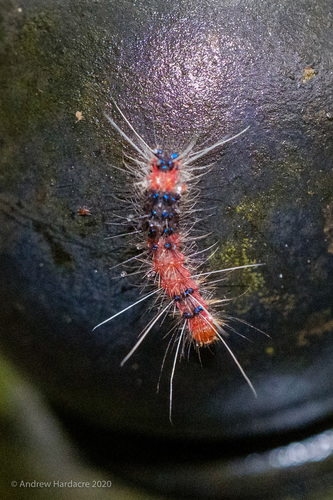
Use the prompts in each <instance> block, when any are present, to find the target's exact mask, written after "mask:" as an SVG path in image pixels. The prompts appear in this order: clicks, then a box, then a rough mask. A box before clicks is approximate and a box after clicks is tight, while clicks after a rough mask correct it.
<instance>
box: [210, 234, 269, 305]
mask: <svg viewBox="0 0 333 500" xmlns="http://www.w3.org/2000/svg"><path fill="white" fill-rule="evenodd" d="M210 262H211V268H212V270H216V269H233V268H237V267H239V266H249V265H254V264H257V260H256V258H255V257H254V248H253V245H252V243H251V241H250V240H249V239H248V238H244V239H243V240H242V242H241V243H240V244H237V245H236V244H234V243H232V242H226V243H225V244H224V245H222V247H221V251H220V252H217V253H216V254H215V255H214V256H213V258H212V259H211V261H210ZM222 276H223V277H225V275H223V273H222ZM227 277H228V281H227V286H228V287H230V288H232V290H237V294H236V296H237V295H239V297H238V300H237V303H236V308H237V311H238V313H245V312H247V311H248V310H249V309H250V308H251V302H252V300H251V297H253V296H257V295H258V292H261V293H264V291H265V280H264V277H263V275H262V273H261V272H260V267H259V266H258V267H245V268H243V269H235V270H234V271H232V275H231V274H230V273H228V274H227ZM244 292H245V293H244ZM232 293H233V294H234V292H232Z"/></svg>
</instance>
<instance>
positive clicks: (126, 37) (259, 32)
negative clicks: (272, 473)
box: [0, 0, 333, 495]
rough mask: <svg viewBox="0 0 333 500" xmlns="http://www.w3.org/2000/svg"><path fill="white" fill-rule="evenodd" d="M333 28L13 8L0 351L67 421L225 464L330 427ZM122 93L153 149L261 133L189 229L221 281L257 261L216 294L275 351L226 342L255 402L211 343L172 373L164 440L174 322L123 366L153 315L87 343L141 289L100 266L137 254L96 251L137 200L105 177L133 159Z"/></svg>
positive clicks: (121, 180) (135, 6)
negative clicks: (206, 452)
mask: <svg viewBox="0 0 333 500" xmlns="http://www.w3.org/2000/svg"><path fill="white" fill-rule="evenodd" d="M332 23H333V18H332V8H331V3H330V2H328V1H320V2H316V4H314V3H313V2H310V1H305V2H301V1H296V2H293V3H292V4H289V2H287V1H285V2H284V1H282V2H266V3H265V4H262V3H259V2H233V1H226V2H213V1H212V2H208V1H204V2H194V3H193V2H192V1H191V2H190V1H185V2H181V3H180V4H179V5H178V3H173V2H157V1H156V2H154V1H145V2H127V1H126V2H112V1H111V2H106V1H105V2H104V1H95V2H92V1H89V2H88V1H87V2H86V1H82V0H80V1H77V2H70V3H68V2H65V1H61V0H56V1H54V2H45V1H41V0H40V1H37V0H26V1H25V2H24V6H22V8H17V6H16V4H12V3H11V2H8V1H7V0H4V1H3V2H2V6H1V31H0V36H1V39H0V40H1V45H0V91H1V95H0V144H1V157H0V217H1V219H0V273H1V283H2V285H1V290H0V311H1V312H0V318H1V319H0V322H1V323H0V324H1V346H2V349H3V351H4V352H5V353H6V355H7V356H9V358H10V359H11V360H13V361H14V362H15V363H16V364H17V365H18V366H19V367H20V368H21V369H22V370H23V371H24V372H25V373H26V374H28V376H29V378H30V379H31V380H33V382H34V383H35V384H36V385H37V386H38V387H39V388H40V389H41V390H42V391H43V393H44V394H46V395H47V397H48V398H49V399H50V401H51V402H52V403H53V404H54V405H55V407H57V408H58V410H59V409H61V411H63V412H64V414H66V415H70V419H71V421H73V420H76V419H77V421H78V422H82V423H83V422H84V425H88V426H92V427H96V428H100V429H104V430H105V431H104V432H105V433H108V432H110V433H113V432H116V431H117V432H118V431H121V432H122V433H123V434H122V435H124V434H126V433H130V434H131V435H132V436H135V435H136V433H138V434H139V435H140V436H141V438H142V436H145V437H144V438H142V439H143V442H144V443H147V442H149V439H150V438H154V440H155V441H154V443H155V444H154V446H156V447H157V448H158V447H159V446H162V445H160V444H158V443H159V440H160V439H161V440H163V447H166V448H167V447H168V441H167V438H172V439H173V440H175V439H180V438H181V439H182V440H189V441H191V442H192V443H193V442H194V443H195V442H197V441H198V442H199V441H200V443H201V444H202V443H205V440H209V442H213V441H214V442H215V443H216V442H217V443H221V444H219V446H220V447H221V456H226V457H228V456H229V455H230V454H232V453H230V449H237V450H238V451H237V453H240V454H242V450H241V446H240V444H239V443H240V442H242V441H240V440H246V443H250V444H249V445H248V448H247V450H251V451H258V450H257V449H256V442H257V441H256V440H261V441H260V443H261V444H260V447H261V448H262V446H263V444H262V443H263V441H262V439H263V437H264V436H265V439H266V442H265V445H264V446H265V447H266V448H269V447H270V446H275V445H276V444H279V443H280V442H281V443H283V442H285V441H286V439H287V438H286V437H282V436H283V435H285V436H287V434H284V433H289V434H288V436H290V435H292V434H291V433H292V432H293V431H297V430H299V429H302V428H305V427H306V426H313V425H315V424H317V423H319V422H325V420H326V419H328V418H329V417H330V416H331V415H332V411H333V393H332V376H333V365H332V362H331V359H332V354H333V342H332V329H333V320H332V313H331V306H332V297H333V286H332V278H333V256H332V253H333V178H332V157H333V141H332V135H333V99H332V97H333V85H332V83H333V82H332V62H333V61H332V47H333V43H332V42H333V35H332ZM111 96H112V97H113V98H114V99H115V100H116V101H117V102H118V104H119V105H120V107H121V109H122V110H123V111H124V112H125V114H126V116H127V117H128V118H129V120H130V122H131V123H132V124H133V125H135V127H136V129H137V130H138V131H139V133H140V134H142V135H143V136H144V137H145V140H146V141H147V142H148V143H149V144H150V145H152V146H155V144H156V140H157V141H158V143H160V144H161V143H162V145H163V146H166V147H167V148H170V149H173V150H177V151H181V150H182V149H184V148H185V147H186V146H187V145H188V143H189V142H190V141H191V140H192V139H193V138H194V137H197V138H198V142H199V143H201V142H204V141H209V143H213V141H215V140H217V139H219V138H220V137H223V136H224V135H225V134H226V133H231V134H235V133H237V132H239V131H240V130H242V128H244V127H245V126H247V125H250V127H251V128H250V130H249V131H248V132H247V133H246V134H244V136H242V137H241V138H239V139H238V140H236V141H235V142H231V143H230V144H228V146H226V147H225V148H224V149H223V152H222V153H221V152H217V153H214V154H213V155H211V156H210V157H209V160H210V161H213V160H215V161H216V163H215V165H214V168H213V170H212V171H211V172H210V173H209V174H208V175H207V176H206V177H205V178H203V180H202V182H201V184H200V190H201V195H200V198H199V207H200V208H209V210H210V211H208V212H207V213H211V216H210V217H208V218H207V219H204V220H203V221H201V222H199V223H198V228H199V226H200V229H202V232H203V233H210V235H209V237H208V238H207V240H206V241H202V242H199V247H200V249H203V248H205V246H209V245H211V244H213V243H214V242H216V241H218V242H219V250H218V251H217V253H216V254H215V256H214V259H213V260H212V264H211V265H212V266H214V267H216V269H218V268H220V267H232V266H234V265H243V264H246V263H248V262H264V263H265V264H266V265H265V267H261V268H258V270H256V271H251V272H241V273H239V274H237V275H236V273H233V274H232V276H230V279H229V289H226V288H222V287H221V288H218V290H217V296H218V297H219V298H224V297H225V295H226V294H227V296H228V297H236V299H235V300H232V301H230V302H229V303H228V304H227V305H226V311H227V313H228V314H230V315H231V316H235V317H238V318H241V319H243V320H244V321H247V322H249V323H250V324H253V325H254V326H256V327H258V328H260V329H261V330H264V331H265V332H268V333H269V334H270V336H271V339H269V340H267V339H266V338H265V337H264V336H262V335H261V334H260V333H258V332H256V331H255V330H252V329H248V328H246V327H245V325H242V324H237V323H233V326H234V328H236V329H237V331H239V332H240V333H242V334H244V335H246V336H248V337H250V338H251V340H253V343H250V342H247V341H246V340H244V339H242V338H239V337H238V336H236V335H232V336H230V339H229V345H230V346H231V347H232V349H233V350H234V352H235V354H236V355H237V357H238V359H239V360H240V362H241V363H242V365H243V367H244V369H245V370H246V372H247V374H248V375H249V377H250V378H251V380H252V382H253V384H254V386H255V387H256V390H257V392H258V398H257V399H254V398H253V397H252V394H251V393H250V391H249V389H248V387H247V386H246V384H245V382H244V380H243V379H242V377H241V375H240V373H239V371H238V370H237V368H236V366H235V365H234V363H233V361H232V359H230V357H229V355H228V353H227V352H226V351H225V349H224V348H223V346H222V345H216V346H214V347H213V348H212V349H211V351H213V352H210V351H209V350H205V351H203V352H202V367H201V365H200V362H199V360H198V359H197V356H196V355H195V353H192V354H191V355H190V360H189V362H187V360H186V359H185V360H183V361H182V363H181V364H179V365H178V366H177V369H176V375H175V380H174V399H173V422H174V425H173V426H171V425H170V423H169V421H168V399H169V384H168V382H169V375H170V371H171V367H172V361H173V359H172V355H171V356H169V357H168V358H167V361H166V364H165V367H164V372H163V375H162V379H161V387H160V392H159V394H158V395H156V384H157V381H158V378H159V373H160V367H161V363H162V360H163V356H164V352H165V350H166V347H167V345H168V339H167V338H163V337H164V335H165V333H166V332H167V331H168V328H167V325H163V328H161V329H160V330H159V329H156V330H155V331H153V332H152V333H151V334H150V335H149V337H148V338H147V339H146V340H145V342H144V343H143V344H142V345H141V347H140V348H139V349H138V351H137V352H136V353H135V355H134V356H133V357H132V358H131V360H130V361H129V362H128V363H127V365H125V366H124V367H123V368H120V366H119V364H120V361H121V360H122V359H123V357H124V356H125V355H126V354H127V353H128V351H129V350H130V349H131V347H132V346H133V345H134V343H135V340H136V338H137V335H138V334H139V333H140V331H141V329H142V327H143V326H144V325H145V323H146V322H147V318H148V320H149V319H150V317H151V316H150V315H149V313H147V312H146V308H147V306H143V307H140V306H139V307H138V308H133V309H131V310H130V311H129V312H128V314H124V315H122V316H120V317H119V318H117V320H116V321H114V322H112V323H109V324H108V325H105V326H104V327H101V328H100V329H98V330H96V331H94V332H92V328H93V326H95V325H96V324H97V323H99V322H100V321H102V320H103V319H105V318H107V317H109V316H110V315H111V314H114V313H115V312H117V311H118V310H120V309H121V308H123V307H127V306H128V305H129V304H131V303H132V302H134V301H135V300H137V299H138V293H139V290H138V288H137V286H136V285H138V283H139V282H140V280H138V279H137V277H136V276H133V277H131V278H130V277H125V278H121V277H120V273H121V270H122V269H121V268H115V269H114V270H112V271H110V270H109V268H110V267H112V266H114V265H116V264H118V263H120V262H122V261H124V260H126V259H128V258H130V257H131V256H132V255H133V253H131V252H132V250H131V248H130V244H129V241H128V239H126V240H122V239H120V240H118V239H113V240H106V239H105V238H106V237H107V236H108V235H114V234H117V232H118V229H119V228H118V227H117V226H108V225H107V223H108V222H116V221H117V218H116V217H115V215H114V214H115V213H116V214H119V215H126V216H127V215H128V212H129V210H128V208H127V207H126V206H123V205H122V204H121V203H119V202H118V201H117V196H120V194H121V193H122V192H123V190H124V188H126V187H127V188H130V189H132V186H131V185H130V184H129V182H130V180H129V179H128V178H127V177H126V176H124V175H123V173H122V172H119V171H118V170H115V169H113V168H112V165H115V166H119V167H121V164H122V161H123V153H122V151H123V147H125V152H127V153H130V154H132V151H131V150H130V149H129V148H128V147H127V146H126V145H124V144H123V143H122V140H121V138H120V137H119V136H118V135H117V134H116V133H115V132H114V131H113V130H110V126H109V124H108V123H107V121H106V119H105V117H104V112H105V111H107V112H108V113H110V114H112V113H113V105H112V100H111ZM78 112H79V113H78ZM80 113H82V115H81V114H80ZM113 116H115V117H116V116H117V123H119V124H120V125H121V126H123V125H124V124H123V122H121V119H120V118H119V115H113ZM81 118H82V119H81ZM119 193H120V194H119ZM84 206H86V207H89V208H90V212H91V215H90V216H86V217H82V216H80V215H79V214H78V213H77V211H78V210H79V209H80V208H82V207H84ZM199 214H200V213H199ZM199 214H198V216H199ZM120 229H122V228H120ZM119 232H120V231H119ZM196 234H199V233H196ZM119 269H120V270H119ZM116 277H118V278H117V279H115V278H116ZM247 289H248V291H247V293H246V294H243V293H244V292H245V291H246V290H247ZM242 294H243V295H242ZM237 297H238V298H237ZM323 425H326V424H323ZM280 439H281V441H280ZM288 439H289V438H288ZM146 440H147V441H146ZM174 443H175V442H173V446H175V444H174ZM223 443H228V444H227V445H225V446H223ZM144 446H145V447H147V449H148V448H149V445H148V444H145V445H144ZM201 494H202V495H203V494H204V492H202V493H201Z"/></svg>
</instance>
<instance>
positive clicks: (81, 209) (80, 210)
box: [77, 207, 91, 217]
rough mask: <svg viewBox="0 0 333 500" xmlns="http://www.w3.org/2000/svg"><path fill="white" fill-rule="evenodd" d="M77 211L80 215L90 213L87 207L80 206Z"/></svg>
mask: <svg viewBox="0 0 333 500" xmlns="http://www.w3.org/2000/svg"><path fill="white" fill-rule="evenodd" d="M77 213H78V214H79V215H82V216H85V217H86V216H87V215H91V212H90V208H87V207H82V208H79V209H78V211H77Z"/></svg>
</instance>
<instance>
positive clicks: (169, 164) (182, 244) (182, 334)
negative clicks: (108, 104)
mask: <svg viewBox="0 0 333 500" xmlns="http://www.w3.org/2000/svg"><path fill="white" fill-rule="evenodd" d="M114 105H115V107H116V109H117V110H118V112H119V114H120V115H121V117H122V118H123V120H124V122H125V123H126V125H127V127H128V128H129V129H130V130H131V132H132V133H133V134H134V137H135V138H134V139H133V140H132V139H131V138H130V137H129V136H128V135H127V134H126V133H125V132H124V131H123V130H122V129H121V128H120V127H119V126H118V125H117V124H116V123H115V121H114V120H113V119H112V118H110V117H109V116H107V115H105V116H106V118H107V120H108V121H109V123H110V124H111V125H112V127H113V128H114V129H115V130H116V131H117V132H118V133H119V134H120V135H121V136H122V137H123V138H124V139H125V140H126V142H127V143H128V144H129V145H130V146H131V147H132V148H133V150H134V151H135V152H136V153H137V155H138V156H137V157H135V158H133V157H128V160H129V161H127V162H125V167H124V169H121V170H125V171H126V172H127V173H129V174H130V175H131V176H132V177H133V178H134V183H135V184H136V186H135V187H136V192H137V193H138V195H137V196H136V200H135V203H134V204H133V205H134V206H135V207H136V211H137V212H138V210H140V213H139V214H136V220H139V221H140V222H139V226H138V228H137V230H136V231H134V232H135V233H139V234H141V235H143V234H146V236H145V239H144V242H142V243H141V246H142V248H143V251H142V252H141V253H140V254H139V255H138V256H136V257H134V259H136V260H138V261H140V262H143V263H144V264H147V266H146V267H145V268H144V270H143V273H144V279H145V280H147V278H148V279H150V280H151V282H153V284H154V285H155V289H154V290H153V291H151V292H150V293H148V294H146V295H144V296H143V297H141V298H140V299H139V300H137V301H136V302H134V303H133V304H131V305H130V306H128V307H126V308H124V309H123V310H121V311H119V312H118V313H116V314H114V315H113V316H111V317H110V318H107V319H106V320H104V321H102V322H101V323H99V324H98V325H96V326H95V328H94V330H95V329H96V328H98V327H100V326H101V325H103V324H105V323H107V322H109V321H111V320H113V319H114V318H116V317H117V316H119V315H120V314H123V313H124V312H126V311H127V310H128V309H130V308H132V307H134V306H136V305H137V304H139V303H141V302H143V301H145V300H147V299H149V298H150V297H153V296H154V295H155V294H159V296H160V298H161V306H160V308H159V310H158V312H157V314H156V315H155V316H154V318H153V319H152V320H151V321H150V322H149V323H148V324H147V326H146V327H145V328H144V330H143V331H142V332H141V335H140V337H139V340H138V341H137V342H136V344H135V345H134V347H133V348H132V349H131V350H130V352H129V353H128V354H127V356H126V357H125V358H124V359H123V361H122V362H121V366H123V365H124V364H125V363H126V361H128V359H129V358H130V357H131V356H132V354H133V353H134V352H135V351H136V349H137V348H138V347H139V346H140V344H141V343H142V342H143V340H144V339H145V338H146V336H147V335H148V333H149V332H150V331H151V330H152V328H153V327H154V325H155V324H156V323H157V322H158V321H160V320H161V318H163V317H164V316H165V315H166V314H167V313H168V312H171V313H172V314H173V315H174V316H178V323H177V325H178V329H177V334H176V349H175V355H174V361H173V367H172V372H171V377H170V406H169V419H170V421H171V412H172V393H173V378H174V373H175V367H176V363H177V360H178V359H179V358H180V357H182V356H184V352H185V345H188V344H190V345H191V344H193V345H194V347H195V348H196V349H197V350H199V349H200V348H201V347H204V346H209V345H211V344H212V343H214V342H216V341H221V342H222V343H223V344H224V346H225V348H226V349H227V350H228V352H229V354H230V355H231V356H232V358H233V360H234V361H235V363H236V364H237V366H238V368H239V370H240V372H241V373H242V375H243V377H244V378H245V380H246V382H247V383H248V385H249V387H250V388H251V390H252V392H253V393H254V394H255V395H256V392H255V389H254V387H253V385H252V383H251V381H250V380H249V378H248V376H247V375H246V373H245V372H244V370H243V368H242V366H241V365H240V363H239V362H238V360H237V358H236V356H235V355H234V353H233V352H232V351H231V349H230V347H229V345H228V344H227V342H226V340H225V338H226V337H228V333H227V331H226V328H228V325H227V322H226V321H225V320H224V319H221V318H219V317H218V316H217V315H216V313H215V312H214V310H213V308H214V305H215V304H216V303H218V302H223V300H221V301H219V300H216V299H214V298H212V297H211V293H209V292H208V291H207V283H206V280H207V278H208V277H210V276H211V275H212V274H216V273H222V272H225V271H230V270H234V269H240V268H245V267H256V266H259V265H261V264H249V265H246V266H238V267H235V268H231V269H221V270H217V271H210V272H206V273H197V272H196V271H195V265H193V245H192V247H191V248H190V249H189V248H188V245H187V243H186V241H185V240H187V239H188V238H187V236H188V235H187V234H186V232H185V233H184V232H183V233H182V215H183V214H184V212H186V210H185V209H184V207H185V206H186V193H187V191H188V186H189V187H190V189H191V186H193V184H195V183H196V182H197V180H198V178H199V177H201V176H202V175H204V174H205V173H206V172H207V171H209V168H210V167H211V166H212V165H205V166H195V162H196V161H197V160H199V158H202V157H204V156H206V155H207V154H208V153H209V152H211V151H213V150H215V149H217V148H219V147H221V146H223V145H224V144H226V143H227V142H229V141H232V140H234V139H236V138H237V137H239V136H240V135H242V134H244V133H245V132H246V131H247V130H248V128H249V127H246V128H245V129H244V130H242V131H241V132H239V133H238V134H236V135H234V136H232V137H229V136H227V137H224V138H222V139H221V140H219V141H218V142H216V143H215V144H213V145H211V146H208V147H206V148H204V149H201V150H198V151H195V150H194V148H195V142H192V143H190V144H189V146H188V147H187V148H186V149H185V150H184V151H183V152H182V153H180V154H178V153H176V152H172V153H171V154H167V153H165V152H164V150H163V149H162V148H156V149H152V148H150V147H149V146H148V144H147V143H146V142H145V141H144V139H143V138H142V137H141V136H140V135H139V134H138V132H137V131H136V130H135V128H134V127H133V126H132V125H131V123H130V122H129V121H128V119H127V118H126V116H125V115H124V114H123V112H122V111H121V110H120V108H119V107H118V106H117V105H116V103H114ZM193 164H194V165H193ZM115 168H117V169H119V168H120V167H115ZM198 172H199V173H198ZM137 207H139V208H137ZM193 208H194V203H192V205H189V207H188V210H187V212H191V211H192V210H193ZM126 235H127V233H123V234H121V235H119V236H126ZM190 250H192V255H191V251H190ZM198 253H200V252H196V254H198ZM129 260H132V259H129ZM126 262H127V261H126ZM196 267H198V266H196ZM218 281H220V280H218Z"/></svg>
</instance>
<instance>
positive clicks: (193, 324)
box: [188, 315, 218, 347]
mask: <svg viewBox="0 0 333 500" xmlns="http://www.w3.org/2000/svg"><path fill="white" fill-rule="evenodd" d="M188 327H189V330H190V331H191V332H192V335H193V340H194V341H195V342H196V344H197V346H199V347H203V346H206V345H210V344H212V343H213V342H215V341H216V340H218V336H217V334H216V326H215V325H214V323H213V318H212V317H211V316H208V315H207V317H205V316H204V315H198V316H194V317H193V318H190V319H189V320H188Z"/></svg>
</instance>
